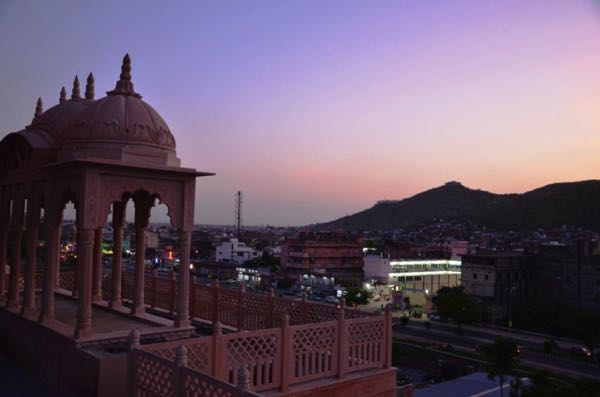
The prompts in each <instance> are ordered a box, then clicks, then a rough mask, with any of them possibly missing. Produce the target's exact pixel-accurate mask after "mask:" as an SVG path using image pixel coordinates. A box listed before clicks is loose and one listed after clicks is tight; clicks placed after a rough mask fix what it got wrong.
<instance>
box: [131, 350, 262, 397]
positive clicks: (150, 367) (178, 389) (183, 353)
mask: <svg viewBox="0 0 600 397" xmlns="http://www.w3.org/2000/svg"><path fill="white" fill-rule="evenodd" d="M187 354H188V352H187V349H186V348H185V347H183V346H180V347H179V348H178V349H177V355H176V357H175V359H174V360H169V359H166V358H164V357H160V356H158V355H156V354H153V353H151V352H147V351H144V350H141V349H138V348H135V347H134V348H133V349H132V350H131V351H130V353H129V371H131V372H130V376H129V379H130V381H131V384H130V395H131V396H144V397H171V396H172V397H179V396H196V397H213V396H219V397H258V394H255V393H252V392H251V391H249V390H247V382H248V379H247V377H246V376H244V375H246V374H243V375H242V376H241V378H245V379H241V381H240V382H239V383H238V385H237V386H234V385H232V384H229V383H227V382H223V381H221V380H219V379H216V378H215V377H212V376H210V375H207V374H205V373H202V372H200V371H198V370H195V369H194V368H191V367H189V366H188V363H187V360H188V357H187Z"/></svg>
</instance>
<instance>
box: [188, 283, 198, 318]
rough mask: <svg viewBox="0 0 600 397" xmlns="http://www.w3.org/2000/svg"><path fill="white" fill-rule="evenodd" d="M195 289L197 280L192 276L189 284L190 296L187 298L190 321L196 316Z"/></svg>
mask: <svg viewBox="0 0 600 397" xmlns="http://www.w3.org/2000/svg"><path fill="white" fill-rule="evenodd" d="M196 288H198V280H197V278H196V276H192V280H191V283H190V296H189V303H188V304H189V307H190V319H191V318H194V317H195V316H196V314H197V304H196Z"/></svg>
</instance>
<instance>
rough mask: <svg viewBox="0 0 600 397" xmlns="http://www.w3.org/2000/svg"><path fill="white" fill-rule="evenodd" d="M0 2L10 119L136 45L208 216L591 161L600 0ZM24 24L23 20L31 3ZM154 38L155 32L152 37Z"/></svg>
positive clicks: (280, 212)
mask: <svg viewBox="0 0 600 397" xmlns="http://www.w3.org/2000/svg"><path fill="white" fill-rule="evenodd" d="M146 4H147V3H144V6H142V3H139V2H138V3H128V4H126V5H121V4H119V3H117V2H109V3H108V4H105V3H102V4H96V5H84V4H79V3H76V2H62V3H60V4H57V5H55V6H54V7H52V8H51V9H46V8H44V7H42V6H40V5H39V4H36V3H34V2H18V3H17V2H7V3H3V4H2V5H0V32H1V34H0V48H1V49H2V51H3V53H4V54H6V56H4V57H3V58H2V60H1V61H0V65H1V68H0V83H1V84H2V87H3V90H4V95H3V96H2V99H0V100H1V101H2V102H1V103H0V118H1V119H2V120H3V121H4V127H3V131H2V135H3V136H4V135H5V134H7V133H9V132H12V131H18V130H20V129H22V128H24V126H25V125H27V124H29V122H30V121H31V117H32V116H33V110H34V107H35V102H36V100H37V98H38V97H41V98H42V100H43V102H44V109H48V108H50V107H51V106H53V105H55V104H56V103H58V96H59V90H60V88H61V87H62V86H63V85H65V86H66V88H67V90H68V91H70V85H71V82H72V79H73V77H74V76H75V74H78V75H79V78H80V80H82V81H83V79H84V78H85V76H87V74H88V73H89V72H90V71H91V72H93V73H94V76H95V77H96V90H97V91H98V92H99V93H102V92H103V91H107V90H110V89H112V88H113V87H114V82H115V80H116V79H117V77H118V76H117V75H116V74H115V70H118V69H117V68H118V66H119V62H120V59H121V57H122V55H123V54H124V53H126V52H129V53H130V54H131V56H132V61H133V62H132V66H133V71H132V75H133V82H134V83H135V87H136V90H137V91H138V92H139V93H140V94H142V95H143V97H144V100H145V101H147V102H148V103H149V104H150V105H152V106H153V107H154V108H155V109H157V110H158V111H159V113H160V114H161V115H162V116H163V117H164V118H165V120H166V122H167V124H168V125H169V126H170V128H171V131H172V132H173V134H174V136H175V139H176V141H177V152H178V154H179V157H180V158H181V159H182V162H183V163H184V164H186V166H189V167H195V168H197V169H199V170H202V171H211V172H215V173H216V174H217V175H216V176H214V177H210V178H202V179H201V180H199V181H198V184H197V192H196V203H197V205H196V218H195V221H196V223H203V224H230V223H232V220H233V207H234V194H235V192H236V191H237V190H242V191H243V192H244V196H245V197H244V198H245V202H244V220H245V222H244V223H245V224H272V225H284V226H285V225H288V224H291V225H303V224H309V223H313V222H324V221H328V220H332V219H335V218H338V217H340V216H343V215H346V214H350V213H354V212H356V211H359V210H362V209H365V208H368V207H370V206H372V205H373V204H374V203H375V202H376V201H377V200H380V199H402V198H405V197H409V196H412V195H413V194H416V193H418V192H421V191H423V190H426V189H429V188H432V187H435V186H439V185H442V184H443V183H445V182H447V181H450V180H458V181H460V182H462V183H463V184H464V185H466V186H468V187H472V188H478V189H483V190H488V191H492V192H495V193H509V192H510V193H512V192H524V191H527V190H531V189H533V188H536V187H539V186H542V185H545V184H548V183H552V182H561V181H574V180H582V179H595V178H597V174H595V170H596V169H598V167H599V166H600V159H599V158H598V156H596V155H595V152H596V150H597V149H598V147H599V146H600V138H598V137H599V136H600V134H599V132H600V131H599V125H598V123H597V121H596V119H595V118H594V115H595V111H596V109H600V96H599V94H598V91H599V90H598V89H597V88H598V87H600V76H598V72H597V70H598V66H600V55H598V54H597V53H596V52H594V50H596V43H597V42H598V39H600V29H599V24H598V22H599V20H598V17H599V14H598V7H597V5H595V4H594V3H593V2H591V1H581V2H570V3H564V2H558V1H556V2H541V1H540V2H527V3H523V2H506V3H503V4H502V5H498V4H491V3H483V2H466V1H465V2H444V3H437V4H436V5H435V6H434V5H432V4H431V3H430V4H423V3H421V4H408V3H400V2H381V3H377V5H376V6H369V5H367V4H366V3H360V2H344V3H343V6H342V4H341V3H339V2H328V3H326V4H322V3H319V2H286V3H275V2H260V3H254V2H253V3H252V4H249V3H242V2H238V3H230V4H228V6H227V7H226V6H223V5H222V4H218V3H202V4H192V3H186V4H185V5H181V6H180V7H173V6H170V5H168V4H164V5H161V4H160V3H159V2H152V3H150V5H148V6H146ZM23 20H27V21H28V24H27V25H25V26H24V25H23V23H22V21H23ZM149 43H151V44H149Z"/></svg>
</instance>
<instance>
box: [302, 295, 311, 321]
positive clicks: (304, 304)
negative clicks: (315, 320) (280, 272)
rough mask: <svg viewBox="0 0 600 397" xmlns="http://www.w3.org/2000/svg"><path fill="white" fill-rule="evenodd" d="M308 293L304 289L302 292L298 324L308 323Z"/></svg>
mask: <svg viewBox="0 0 600 397" xmlns="http://www.w3.org/2000/svg"><path fill="white" fill-rule="evenodd" d="M307 297H308V295H307V294H306V291H304V292H303V293H302V302H301V303H300V324H306V323H308V310H309V306H308V305H310V303H308V298H307Z"/></svg>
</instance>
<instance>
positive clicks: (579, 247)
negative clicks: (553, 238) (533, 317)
mask: <svg viewBox="0 0 600 397" xmlns="http://www.w3.org/2000/svg"><path fill="white" fill-rule="evenodd" d="M462 263H463V265H462V285H463V287H464V288H465V292H466V293H467V294H469V295H472V296H475V297H478V298H480V299H481V300H482V302H484V303H485V305H486V307H487V308H488V314H490V315H491V319H494V318H498V317H502V316H505V315H506V314H507V310H508V307H509V305H510V304H511V303H513V304H514V303H518V302H535V303H540V304H563V305H567V306H572V307H581V308H588V309H592V310H599V311H600V251H599V250H598V246H597V243H595V244H592V243H591V242H590V241H584V240H582V241H577V242H575V243H571V244H561V243H544V244H537V245H534V246H532V247H528V249H527V250H526V251H524V252H496V253H481V254H476V255H464V256H463V257H462Z"/></svg>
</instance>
